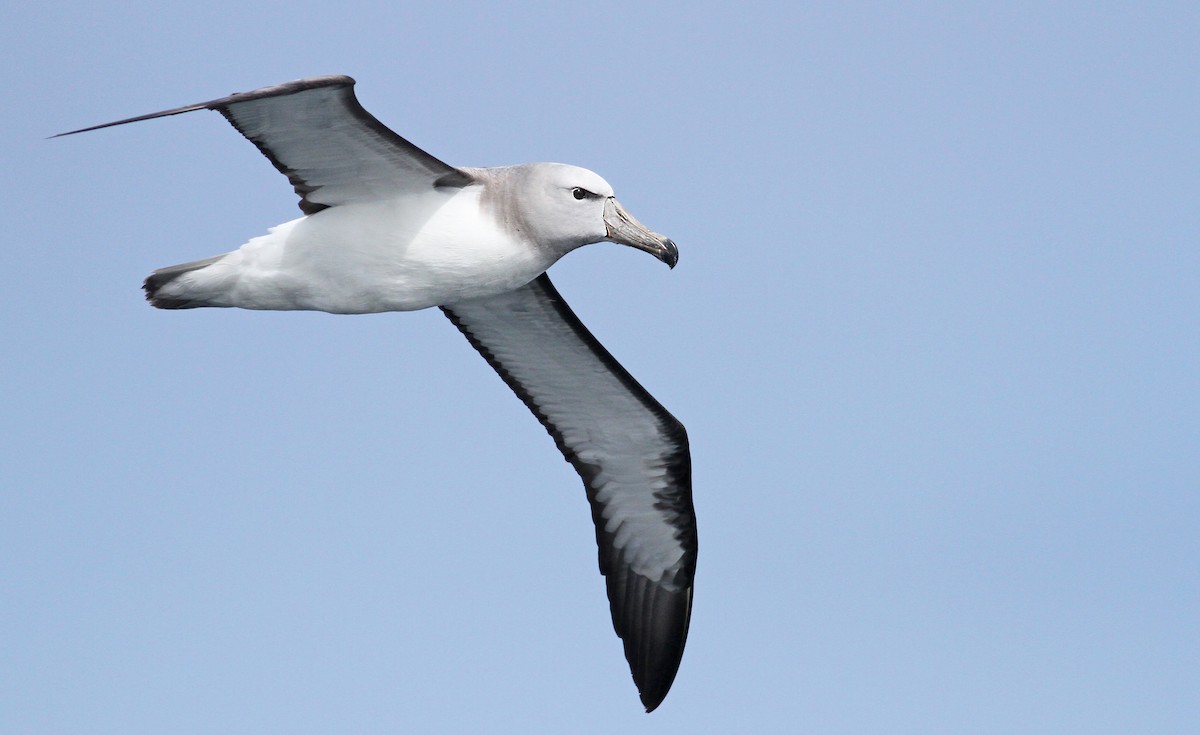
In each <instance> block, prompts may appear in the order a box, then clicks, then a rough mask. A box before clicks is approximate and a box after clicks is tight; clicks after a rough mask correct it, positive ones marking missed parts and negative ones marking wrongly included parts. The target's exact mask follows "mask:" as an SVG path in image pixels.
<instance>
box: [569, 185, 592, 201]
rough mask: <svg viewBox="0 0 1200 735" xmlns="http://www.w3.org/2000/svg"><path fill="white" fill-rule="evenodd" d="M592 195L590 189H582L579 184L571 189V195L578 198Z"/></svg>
mask: <svg viewBox="0 0 1200 735" xmlns="http://www.w3.org/2000/svg"><path fill="white" fill-rule="evenodd" d="M590 195H591V192H590V191H588V190H587V189H580V188H579V187H578V186H577V187H575V188H574V189H572V190H571V196H573V197H575V198H576V199H587V198H588V197H589V196H590Z"/></svg>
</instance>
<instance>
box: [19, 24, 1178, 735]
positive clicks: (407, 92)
mask: <svg viewBox="0 0 1200 735" xmlns="http://www.w3.org/2000/svg"><path fill="white" fill-rule="evenodd" d="M411 5H416V4H411V3H398V2H377V3H358V2H346V3H340V4H339V3H328V2H321V3H315V2H308V1H306V0H296V1H292V2H286V3H282V2H280V3H252V2H237V3H231V2H223V1H217V2H204V3H186V4H178V5H169V6H168V5H165V4H163V3H158V2H140V1H136V0H135V1H131V2H123V3H105V4H101V3H78V4H72V3H56V2H49V3H10V4H9V6H8V7H6V9H5V13H4V15H5V22H4V23H3V25H2V26H0V55H2V56H3V61H4V67H5V69H6V70H7V73H6V74H5V75H4V80H3V82H0V84H2V85H3V92H4V95H3V98H4V100H5V104H4V105H3V106H2V108H0V116H2V119H3V130H4V136H3V141H2V142H0V146H2V147H0V176H2V177H3V179H2V181H3V184H2V192H3V197H4V205H5V212H6V217H5V219H6V222H5V227H4V230H3V232H2V233H0V240H2V242H3V248H2V252H3V267H2V268H0V313H2V316H0V439H2V441H0V731H2V732H3V733H5V734H7V733H39V734H41V735H49V734H53V733H90V734H98V733H120V734H121V735H129V734H130V733H396V732H429V733H435V732H446V733H463V732H496V733H510V732H512V733H517V732H520V733H528V732H563V733H567V732H571V733H610V734H611V733H615V732H620V733H642V732H646V733H684V732H690V733H698V732H809V733H920V734H922V735H928V734H931V733H953V734H956V735H957V734H961V733H998V734H1001V733H1002V734H1005V735H1011V734H1012V733H1023V734H1024V733H1130V732H1137V733H1182V732H1190V731H1192V729H1193V728H1194V727H1195V726H1196V723H1197V722H1200V696H1198V695H1197V692H1200V446H1198V445H1200V379H1198V376H1200V248H1198V246H1200V206H1198V204H1200V92H1198V86H1197V80H1198V79H1200V40H1198V39H1200V10H1198V9H1197V5H1196V4H1195V3H1192V2H1187V3H1184V2H1181V3H1139V4H1134V3H1122V4H1116V3H1044V2H1028V3H1003V4H994V5H990V6H985V5H983V4H978V3H971V4H967V3H937V4H931V3H923V4H912V3H903V4H895V5H885V4H875V3H869V4H858V3H824V4H818V5H810V4H805V3H801V4H797V5H796V6H795V7H790V8H788V9H779V8H780V7H782V6H783V5H785V4H783V3H776V4H772V5H771V6H766V5H765V4H764V5H763V6H758V5H754V4H748V3H738V4H735V5H730V4H727V3H719V4H718V3H703V2H702V3H695V2H688V3H664V4H643V3H623V2H615V3H614V2H582V3H549V2H547V3H519V4H513V3H497V4H495V5H483V4H474V3H451V2H438V3H427V4H424V5H426V7H425V8H423V9H421V8H414V7H410V6H411ZM767 7H770V8H771V9H765V8H767ZM331 73H346V74H350V75H352V76H354V77H356V78H357V79H358V81H359V86H358V93H359V97H360V99H361V100H362V101H363V103H364V104H365V106H366V107H367V108H368V109H369V110H371V111H372V112H373V113H374V114H376V115H377V116H378V117H379V118H380V119H381V120H383V121H384V122H385V123H386V124H388V125H389V126H391V127H392V128H393V129H395V130H396V131H397V132H398V133H400V134H401V135H404V136H405V137H407V138H409V139H410V140H412V141H413V142H415V143H416V144H417V145H420V146H422V147H424V148H426V149H427V150H428V151H430V152H431V153H433V154H434V155H436V156H438V157H440V158H442V159H444V160H446V161H448V162H450V163H453V164H462V165H499V164H509V163H520V162H525V161H563V162H568V163H575V164H579V165H583V166H587V167H589V168H592V169H595V170H596V171H598V172H600V173H601V174H602V175H603V176H605V177H606V178H607V179H608V180H609V181H610V182H611V183H612V184H613V185H614V187H615V188H616V190H617V193H618V195H619V196H620V197H621V199H622V200H623V201H624V203H625V204H626V205H627V206H628V207H629V209H630V210H631V211H632V212H633V213H634V214H635V215H637V216H638V217H639V218H640V219H642V220H643V221H644V222H646V223H647V224H649V225H650V226H652V227H653V228H655V229H657V230H659V231H661V232H664V233H666V234H668V235H669V236H671V237H672V238H674V239H675V241H676V242H677V243H678V244H679V247H680V251H681V259H680V264H679V267H678V268H676V269H675V270H674V271H673V272H672V271H669V270H668V269H667V268H665V267H663V266H662V265H661V264H660V263H658V262H656V261H654V260H653V259H652V258H650V257H648V256H646V255H645V254H642V253H637V252H634V251H633V250H631V249H628V248H621V247H618V246H616V245H611V244H602V245H596V246H592V247H589V248H585V249H584V250H583V251H581V252H577V253H574V254H572V255H570V256H568V257H567V258H566V259H564V261H563V262H561V263H559V264H558V265H557V266H555V267H554V268H553V269H552V275H553V277H554V279H555V282H556V283H557V285H558V287H559V289H560V290H561V291H562V293H563V294H564V296H565V297H566V299H567V300H568V302H569V303H570V304H571V305H572V306H573V307H574V308H575V310H576V311H577V312H578V313H579V315H580V317H581V318H582V319H583V320H584V322H585V323H586V324H588V325H589V327H590V328H591V329H592V330H593V331H594V332H595V333H596V335H597V336H598V337H599V338H600V339H601V340H602V341H603V342H604V343H605V344H606V345H607V346H608V347H609V349H610V350H611V351H612V352H613V353H614V354H615V355H616V356H617V358H618V359H619V360H621V361H622V362H623V364H624V365H625V366H626V367H627V368H628V369H629V370H630V371H631V372H632V373H633V374H634V375H635V376H637V377H638V378H639V379H640V380H641V381H642V382H643V383H644V384H645V386H646V387H647V388H648V389H649V390H650V391H651V392H652V393H654V394H655V395H656V396H657V397H658V398H659V399H660V400H661V401H662V402H663V403H664V404H665V405H666V406H667V407H668V408H669V409H670V410H671V411H672V412H674V413H675V414H676V415H677V416H678V417H679V418H680V419H681V420H682V421H683V422H684V423H685V424H686V425H687V427H688V430H689V433H690V436H691V441H692V452H693V461H694V466H695V501H696V510H697V513H698V515H699V524H700V526H699V528H700V544H701V547H700V567H699V572H698V576H697V580H696V601H695V611H694V616H693V619H692V628H691V637H690V639H689V642H688V648H687V651H686V653H685V655H684V659H683V664H682V667H681V669H680V672H679V676H678V679H677V680H676V682H675V687H674V689H673V691H672V692H671V694H670V696H669V697H668V698H667V700H666V702H665V703H664V704H663V706H662V708H661V709H660V710H659V711H658V712H656V713H654V714H652V715H645V714H643V713H642V712H641V708H640V707H639V705H638V701H637V698H636V692H635V689H634V686H633V684H632V682H631V680H630V677H629V673H628V669H627V666H626V663H625V661H624V657H623V656H622V653H621V646H620V643H619V641H618V640H617V638H616V637H615V636H614V635H613V631H612V626H611V623H610V620H609V612H608V605H607V601H606V599H605V596H604V586H603V581H602V579H601V577H600V576H599V574H598V573H597V567H596V552H595V548H594V536H593V531H592V527H591V519H590V515H589V511H588V507H587V503H586V502H585V499H584V493H583V489H582V487H581V484H580V482H579V480H578V478H577V477H576V476H575V474H574V472H573V471H572V470H571V468H570V467H569V465H567V464H566V463H565V462H564V461H563V460H562V459H561V457H560V456H559V454H558V452H557V451H556V450H555V448H554V445H553V443H552V441H551V440H550V438H549V437H548V436H547V435H546V434H545V432H544V431H543V430H542V428H541V427H540V426H539V425H538V423H537V422H536V421H535V420H534V419H533V418H532V416H530V415H529V413H528V412H527V411H526V410H525V408H524V407H523V406H522V405H521V404H520V403H519V402H518V401H517V399H516V398H514V397H513V396H512V395H511V394H510V393H509V391H508V390H507V388H505V387H504V385H503V384H502V383H501V381H500V380H499V379H498V378H497V377H496V376H495V374H494V373H493V372H492V371H491V369H490V368H488V367H487V365H486V364H485V363H484V362H483V360H481V359H480V358H479V356H478V355H477V354H476V353H475V352H474V350H472V349H471V348H470V347H469V346H468V345H467V343H466V341H465V340H463V339H462V337H461V336H459V335H458V333H457V332H456V330H455V329H454V328H453V327H452V326H451V325H450V324H449V323H448V322H447V321H446V319H445V318H444V317H443V316H442V315H441V314H440V313H438V312H436V311H426V312H419V313H409V314H384V315H375V316H359V317H346V316H341V317H338V316H330V315H325V314H305V313H258V312H253V313H252V312H239V311H232V310H196V311H191V312H182V313H172V312H163V311H156V310H154V309H151V308H150V307H149V306H147V305H146V304H145V303H144V301H143V300H142V294H141V290H140V288H139V286H140V283H141V279H142V278H143V277H144V276H145V275H146V274H147V273H148V272H149V271H150V270H151V269H153V268H156V267H161V266H165V265H170V264H174V263H178V262H182V261H186V260H192V259H196V258H201V257H205V256H209V255H214V254H217V253H221V252H225V251H227V250H230V249H233V248H236V247H237V246H238V245H240V244H241V243H242V242H244V241H245V240H247V239H248V238H250V237H252V236H255V235H258V234H261V233H263V232H264V231H265V230H266V228H267V227H269V226H272V225H275V224H277V223H279V222H282V221H285V220H288V219H291V218H293V217H295V216H297V213H298V210H297V209H296V205H295V197H294V195H293V193H292V191H291V188H290V187H289V186H288V185H287V182H286V181H285V180H284V179H283V178H282V177H280V176H279V175H278V174H277V173H276V172H275V171H274V169H273V168H272V167H271V166H270V164H269V163H268V162H267V161H266V160H265V159H264V158H263V157H262V156H260V155H259V154H258V152H257V151H255V149H254V148H253V146H251V145H250V144H249V143H247V142H246V141H245V140H243V139H242V138H241V137H240V136H239V135H237V133H236V132H234V131H233V129H232V128H230V127H229V126H228V125H227V124H226V123H225V121H224V120H223V119H222V118H221V117H220V116H219V115H217V114H214V113H207V112H200V113H193V114H190V115H184V116H181V117H175V118H170V119H166V120H158V121H153V122H148V123H142V124H139V125H136V126H129V127H124V128H119V129H114V130H106V131H100V132H96V133H91V134H88V135H85V136H77V137H72V138H68V139H62V140H53V141H48V140H45V137H46V136H48V135H51V134H53V133H58V132H62V131H64V130H71V129H74V128H78V127H82V126H86V125H91V124H95V123H101V122H106V121H109V120H113V119H117V118H121V117H126V116H130V115H136V114H140V113H146V112H152V111H155V110H160V109H164V108H167V107H172V106H175V105H180V104H186V103H191V102H198V101H201V100H206V99H212V98H214V97H218V96H221V95H224V94H227V93H230V92H235V91H244V90H248V89H253V88H255V87H259V86H263V85H267V84H273V83H278V82H282V81H286V80H290V79H295V78H299V77H304V76H310V75H315V74H331Z"/></svg>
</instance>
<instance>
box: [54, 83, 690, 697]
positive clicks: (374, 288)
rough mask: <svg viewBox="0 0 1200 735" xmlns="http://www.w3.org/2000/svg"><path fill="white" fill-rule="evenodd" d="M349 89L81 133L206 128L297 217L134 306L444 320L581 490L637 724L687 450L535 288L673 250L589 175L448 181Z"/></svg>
mask: <svg viewBox="0 0 1200 735" xmlns="http://www.w3.org/2000/svg"><path fill="white" fill-rule="evenodd" d="M353 85H354V80H352V79H350V78H349V77H315V78H312V79H302V80H299V81H296V82H289V83H287V84H282V85H278V86H275V87H265V88H263V89H259V90H254V91H252V92H246V93H242V94H236V95H231V96H229V97H224V98H221V99H218V100H213V101H211V102H204V103H200V104H197V105H189V106H186V107H180V108H176V109H173V110H167V111H164V112H159V113H153V114H150V115H143V116H140V117H136V118H130V119H128V120H121V121H118V122H115V123H108V124H106V125H99V126H95V127H94V128H86V129H85V130H94V129H96V128H102V127H110V126H112V125H120V124H124V123H128V122H135V121H138V120H146V119H151V118H156V117H164V116H168V115H176V114H180V113H184V112H190V111H193V110H200V109H210V110H216V111H218V112H220V113H221V114H222V115H224V116H225V118H226V119H227V120H229V122H230V123H232V124H233V125H234V127H235V128H237V130H238V131H239V132H240V133H242V134H243V135H244V136H245V137H246V138H248V139H249V140H250V141H251V142H253V143H254V144H255V145H256V146H257V147H258V148H259V150H260V151H262V152H263V154H265V155H266V156H267V158H268V159H269V160H270V161H271V163H273V164H274V165H275V167H276V168H277V169H279V171H280V172H281V173H283V174H285V175H286V176H287V177H288V179H289V181H290V182H291V183H292V185H293V186H294V188H295V190H296V193H297V194H298V195H299V196H300V208H301V210H302V211H303V212H304V216H303V217H301V218H299V219H296V220H292V221H290V222H285V223H283V224H281V225H279V226H277V227H274V228H272V229H271V230H270V231H269V232H268V233H267V234H265V235H262V236H260V237H255V238H253V239H251V240H250V241H249V242H247V243H245V244H244V245H242V246H241V247H240V248H238V249H237V250H234V251H232V252H229V253H225V254H224V255H217V256H213V257H209V258H205V259H203V260H198V261H192V262H189V263H183V264H180V265H176V266H171V267H168V268H162V269H159V270H157V271H154V272H153V273H152V274H151V275H150V276H149V277H148V278H147V279H146V281H145V284H144V288H145V290H146V297H147V298H148V299H149V301H150V302H151V303H152V304H153V305H154V306H157V307H160V308H165V309H187V308H197V307H213V306H215V307H237V308H243V309H261V310H274V311H282V310H295V309H306V310H317V311H326V312H333V313H338V314H362V313H372V312H383V311H412V310H415V309H424V308H428V307H431V306H438V307H441V309H442V310H443V311H444V312H445V313H446V315H447V316H448V317H449V318H450V320H451V321H452V322H453V323H454V324H455V326H457V327H458V328H459V330H460V331H462V333H463V334H464V335H465V336H466V337H467V339H468V340H469V341H470V342H471V344H472V345H473V346H474V347H475V348H476V349H477V350H478V351H479V352H480V354H481V355H483V357H484V358H485V359H486V360H487V361H488V363H489V364H490V365H491V366H492V367H493V368H494V369H495V370H496V371H497V373H499V375H500V377H501V378H502V379H503V380H504V381H505V382H506V383H507V384H508V385H509V387H511V388H512V389H513V391H514V392H515V393H516V394H517V396H518V397H519V398H520V399H521V400H522V401H523V402H524V403H525V404H526V405H527V406H528V407H529V408H530V410H531V411H532V412H533V413H534V415H535V416H536V417H537V418H538V420H539V421H541V423H542V425H543V426H545V427H546V429H547V431H549V433H550V434H551V436H552V437H553V438H554V440H555V443H556V444H557V445H558V448H559V449H560V450H561V451H562V453H563V455H564V456H565V458H566V459H567V460H568V461H569V462H570V463H571V464H572V465H573V466H574V467H575V469H576V470H577V471H578V472H579V474H580V476H581V477H582V478H583V481H584V486H585V488H586V490H587V495H588V500H589V502H590V504H591V508H592V516H593V520H594V521H595V524H596V540H597V542H598V545H599V551H600V556H599V561H600V571H601V572H602V573H603V574H604V575H605V577H606V581H607V588H608V596H609V600H610V603H611V606H612V616H613V625H614V628H615V629H616V632H617V634H618V635H619V636H620V637H621V638H622V639H623V641H624V644H625V655H626V658H627V659H628V661H629V664H630V669H631V671H632V673H633V677H634V680H635V682H636V683H637V685H638V689H639V693H640V695H641V698H642V701H643V703H644V704H645V705H646V708H647V711H649V710H652V709H654V708H655V707H657V706H658V704H659V703H660V702H661V701H662V699H663V697H665V696H666V694H667V691H668V689H669V688H670V686H671V683H672V682H673V680H674V678H675V673H676V671H677V669H678V667H679V661H680V657H681V656H682V655H683V647H684V643H685V641H686V639H687V631H688V624H689V621H690V617H691V605H692V588H693V582H694V574H695V566H696V522H695V515H694V512H693V510H692V497H691V458H690V453H689V450H688V443H687V434H686V432H685V431H684V429H683V426H682V424H680V423H679V422H678V421H677V420H675V418H674V417H673V416H671V414H670V413H668V412H667V411H666V410H665V409H664V408H663V407H662V406H661V405H660V404H659V403H658V402H657V401H655V400H654V398H653V397H651V396H650V394H649V393H647V392H646V391H645V389H643V388H642V387H641V385H640V384H638V383H637V381H636V380H634V379H633V378H632V376H630V375H629V373H628V372H626V371H625V370H624V369H623V368H622V367H621V366H620V365H619V364H618V363H617V361H616V360H615V359H613V357H612V355H610V354H609V353H608V351H607V350H605V349H604V347H603V346H601V345H600V343H599V342H598V341H596V339H595V337H593V336H592V335H591V333H590V332H588V330H587V329H586V328H585V327H584V326H583V325H582V323H580V322H579V320H578V318H576V316H575V315H574V313H573V312H572V311H571V310H570V308H569V307H567V305H566V303H565V302H564V301H563V300H562V297H561V296H560V295H559V294H558V292H557V291H556V290H555V289H554V287H553V285H552V284H551V283H550V280H549V278H548V277H547V276H546V275H545V271H546V269H547V268H549V267H550V266H551V265H553V264H554V263H555V261H557V260H558V259H559V258H561V257H562V256H563V255H565V254H566V253H568V252H570V251H571V250H574V249H575V248H578V247H581V246H583V245H586V244H588V243H593V242H598V241H601V240H610V241H613V242H618V243H623V244H626V245H629V246H631V247H635V248H638V249H640V250H644V251H646V252H648V253H651V254H652V255H654V256H655V257H656V258H658V259H659V260H662V261H663V262H665V263H667V264H668V265H670V266H672V267H674V265H675V262H676V260H677V259H678V251H677V250H676V248H675V244H674V243H673V242H671V241H670V240H669V239H667V238H665V237H663V236H662V235H658V234H657V233H654V232H651V231H650V230H649V229H648V228H646V227H645V226H644V225H642V224H641V223H640V222H638V221H637V220H636V219H634V218H633V217H632V216H631V215H629V213H628V212H626V211H625V209H624V208H623V207H622V206H621V205H620V204H619V203H618V202H617V200H616V199H615V198H614V196H613V191H612V187H611V186H609V184H608V183H607V182H606V181H605V180H604V179H603V178H601V177H600V176H598V175H597V174H595V173H593V172H592V171H588V170H587V169H583V168H578V167H575V166H567V165H564V164H557V163H537V164H522V165H517V166H505V167H498V168H456V167H454V166H450V165H448V164H445V163H443V162H442V161H440V160H438V159H437V158H434V157H433V156H431V155H429V154H428V153H426V152H425V151H423V150H421V149H419V148H417V147H416V146H414V145H412V144H411V143H409V142H408V141H406V140H404V139H403V138H401V137H400V136H398V135H396V134H395V133H393V132H392V131H391V130H389V129H387V128H386V127H384V126H383V124H382V123H380V122H379V121H378V120H376V119H375V118H374V117H372V116H371V115H370V114H369V113H367V112H366V110H364V109H363V108H362V106H361V105H359V103H358V100H357V99H356V98H355V96H354V93H353ZM74 132H84V130H77V131H74Z"/></svg>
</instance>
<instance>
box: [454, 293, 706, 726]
mask: <svg viewBox="0 0 1200 735" xmlns="http://www.w3.org/2000/svg"><path fill="white" fill-rule="evenodd" d="M442 310H443V311H444V312H445V313H446V316H448V317H449V318H450V321H452V322H454V324H455V326H457V327H458V328H459V330H460V331H462V333H463V334H464V335H465V336H466V337H467V339H468V340H469V341H470V342H471V344H472V345H473V346H474V347H475V349H477V350H478V351H479V352H480V354H481V355H483V357H484V359H486V360H487V361H488V363H489V364H490V365H491V366H492V367H493V368H494V369H495V370H496V372H497V373H499V374H500V377H501V378H503V379H504V382H505V383H507V384H508V386H509V387H510V388H512V390H513V391H514V392H515V393H516V394H517V396H518V397H520V398H521V400H522V401H524V403H525V405H526V406H528V407H529V409H530V410H531V411H532V412H533V414H534V415H535V416H537V418H538V420H539V421H541V422H542V425H543V426H545V427H546V429H547V431H549V432H550V435H551V436H552V437H553V438H554V441H555V443H556V444H557V445H558V448H559V450H560V451H562V453H563V456H564V457H566V459H567V461H568V462H570V463H571V464H572V465H573V466H574V467H575V469H576V471H578V472H579V475H580V477H582V478H583V483H584V487H585V488H586V490H587V496H588V500H589V501H590V503H591V507H592V519H593V520H594V521H595V524H596V541H597V544H598V545H599V555H600V572H601V573H602V574H603V575H604V576H605V580H606V584H607V587H608V598H609V602H610V605H611V608H612V618H613V627H614V628H615V629H616V632H617V635H618V636H620V637H621V639H622V641H623V642H624V646H625V658H626V659H627V660H628V661H629V666H630V669H631V671H632V673H633V679H634V682H635V683H636V684H637V687H638V692H639V694H640V695H641V698H642V703H643V704H644V705H645V706H646V711H647V712H649V711H652V710H653V709H654V708H655V707H657V706H658V705H659V704H660V703H661V702H662V700H663V698H664V697H666V695H667V691H668V690H669V689H670V688H671V683H672V682H673V681H674V679H675V673H676V671H677V670H678V669H679V661H680V659H681V657H682V656H683V648H684V644H685V642H686V640H687V632H688V623H689V621H690V618H691V609H692V589H693V579H694V575H695V570H696V516H695V512H694V510H693V508H692V479H691V454H690V452H689V450H688V441H687V433H686V432H685V431H684V428H683V425H682V424H680V423H679V421H677V420H676V419H675V418H674V417H673V416H672V415H671V414H670V413H668V412H667V410H666V409H664V408H663V407H662V405H661V404H659V403H658V401H656V400H654V398H653V397H652V396H651V395H650V394H649V393H648V392H646V390H645V389H644V388H642V387H641V385H639V384H638V382H637V381H636V380H634V378H633V377H632V376H631V375H630V374H629V373H628V372H626V371H625V369H624V368H622V367H621V366H620V364H618V363H617V361H616V360H615V359H613V357H612V355H611V354H609V352H608V351H607V350H606V349H604V347H603V346H602V345H601V344H600V343H599V342H598V341H597V340H596V338H595V337H593V336H592V334H591V333H590V332H589V331H588V330H587V328H586V327H584V326H583V324H582V323H581V322H580V321H579V319H578V317H576V316H575V314H574V312H572V311H571V309H570V307H568V306H567V304H566V302H564V301H563V299H562V297H561V296H560V295H559V294H558V291H557V290H555V288H554V286H553V285H552V284H551V283H550V278H549V277H548V276H546V275H545V274H543V275H541V276H539V277H538V278H537V279H535V280H534V281H532V282H531V283H529V284H527V285H525V286H523V287H521V288H519V289H517V290H515V291H511V292H508V293H504V294H500V295H498V296H492V297H489V298H486V299H478V300H474V301H469V302H464V303H461V304H454V305H451V306H444V307H442Z"/></svg>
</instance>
